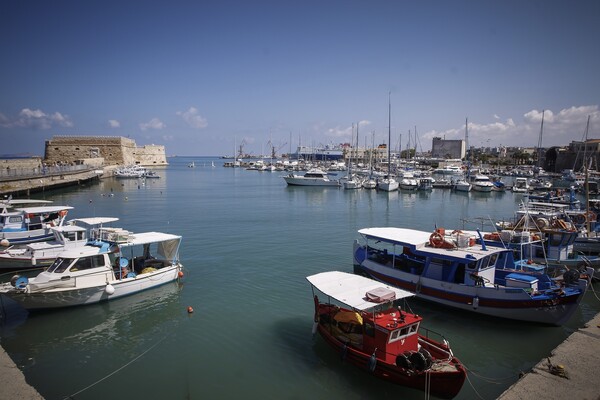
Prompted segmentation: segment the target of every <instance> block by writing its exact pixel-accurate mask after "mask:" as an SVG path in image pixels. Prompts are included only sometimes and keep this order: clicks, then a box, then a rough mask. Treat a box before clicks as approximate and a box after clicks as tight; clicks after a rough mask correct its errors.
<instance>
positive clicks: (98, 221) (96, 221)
mask: <svg viewBox="0 0 600 400" xmlns="http://www.w3.org/2000/svg"><path fill="white" fill-rule="evenodd" d="M118 220H119V218H117V217H90V218H75V219H72V220H70V221H69V222H70V223H71V224H74V225H76V224H77V223H78V222H81V223H83V224H86V225H102V224H108V223H109V222H115V221H118Z"/></svg>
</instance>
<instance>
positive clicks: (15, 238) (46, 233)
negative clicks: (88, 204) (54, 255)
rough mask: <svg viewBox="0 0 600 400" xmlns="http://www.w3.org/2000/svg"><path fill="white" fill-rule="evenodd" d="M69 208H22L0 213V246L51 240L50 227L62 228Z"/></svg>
mask: <svg viewBox="0 0 600 400" xmlns="http://www.w3.org/2000/svg"><path fill="white" fill-rule="evenodd" d="M72 209H73V207H70V206H39V207H24V208H16V209H14V210H10V211H9V210H8V209H6V208H4V209H3V210H2V212H1V213H0V245H1V246H4V247H9V246H11V245H15V244H25V243H33V242H41V241H44V240H52V238H53V237H54V234H53V233H52V227H55V226H62V225H63V223H64V221H65V217H66V216H67V213H68V210H72Z"/></svg>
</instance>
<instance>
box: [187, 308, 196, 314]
mask: <svg viewBox="0 0 600 400" xmlns="http://www.w3.org/2000/svg"><path fill="white" fill-rule="evenodd" d="M187 312H188V314H191V313H193V312H194V309H193V308H192V306H188V308H187Z"/></svg>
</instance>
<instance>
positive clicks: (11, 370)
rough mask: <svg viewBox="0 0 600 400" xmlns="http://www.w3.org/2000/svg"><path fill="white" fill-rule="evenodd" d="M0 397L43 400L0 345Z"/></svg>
mask: <svg viewBox="0 0 600 400" xmlns="http://www.w3.org/2000/svg"><path fill="white" fill-rule="evenodd" d="M0 399H22V400H43V399H44V398H43V397H42V395H40V394H39V393H38V391H37V390H35V389H34V388H33V387H32V386H30V385H29V384H28V383H27V382H26V381H25V376H24V375H23V373H22V372H21V370H20V369H19V368H18V367H17V366H16V365H15V363H14V362H13V360H12V359H11V358H10V357H9V356H8V354H6V352H5V351H4V349H3V348H2V347H0Z"/></svg>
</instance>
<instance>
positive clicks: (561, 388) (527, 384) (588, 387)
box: [498, 314, 600, 400]
mask: <svg viewBox="0 0 600 400" xmlns="http://www.w3.org/2000/svg"><path fill="white" fill-rule="evenodd" d="M548 357H549V358H550V365H549V364H548V359H547V358H545V359H543V360H541V361H540V362H539V363H538V364H537V365H536V366H535V367H533V368H532V369H531V371H529V372H528V373H527V374H525V375H524V376H523V377H522V378H521V379H519V380H518V381H517V382H516V383H515V384H514V385H512V386H511V387H510V388H508V389H507V390H506V391H505V392H504V393H502V394H501V395H500V397H498V399H501V400H517V399H518V400H521V399H522V400H529V399H547V400H552V399H561V400H562V399H573V400H574V399H577V400H583V399H589V400H592V399H593V400H597V399H600V385H599V384H598V381H596V379H598V374H599V373H600V314H597V315H596V316H595V317H594V318H593V319H592V320H591V321H589V322H588V323H587V324H586V325H585V326H584V327H583V328H581V329H579V330H578V331H577V332H574V333H572V334H571V336H569V337H568V338H567V339H566V340H565V341H564V342H563V343H561V344H560V345H559V346H558V347H557V348H555V349H554V350H553V351H552V352H551V354H548Z"/></svg>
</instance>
